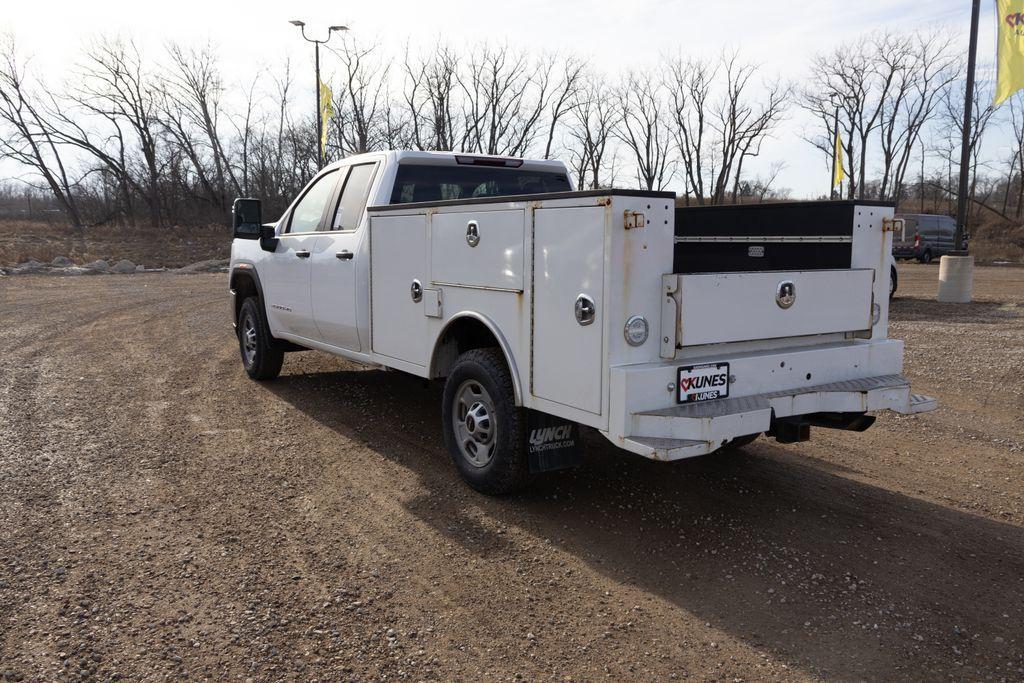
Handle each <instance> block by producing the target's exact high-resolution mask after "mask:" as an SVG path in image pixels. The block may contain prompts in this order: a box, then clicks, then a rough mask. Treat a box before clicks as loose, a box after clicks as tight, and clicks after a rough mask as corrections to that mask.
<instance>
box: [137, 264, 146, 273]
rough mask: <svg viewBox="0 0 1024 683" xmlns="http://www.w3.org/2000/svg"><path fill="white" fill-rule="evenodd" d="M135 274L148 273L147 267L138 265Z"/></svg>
mask: <svg viewBox="0 0 1024 683" xmlns="http://www.w3.org/2000/svg"><path fill="white" fill-rule="evenodd" d="M135 272H136V273H145V272H146V266H144V265H142V264H141V263H140V264H138V265H137V266H135Z"/></svg>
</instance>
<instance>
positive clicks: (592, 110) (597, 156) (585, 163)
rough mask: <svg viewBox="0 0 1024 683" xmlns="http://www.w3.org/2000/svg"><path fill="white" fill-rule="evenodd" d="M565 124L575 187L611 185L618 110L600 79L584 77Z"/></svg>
mask: <svg viewBox="0 0 1024 683" xmlns="http://www.w3.org/2000/svg"><path fill="white" fill-rule="evenodd" d="M571 112H572V113H571V115H570V117H569V122H568V124H567V129H568V130H567V136H568V139H569V145H568V146H567V150H566V152H567V156H568V157H569V165H570V167H571V168H572V169H573V173H574V175H575V176H576V186H577V187H579V188H586V189H592V190H596V189H598V188H601V187H610V186H611V185H612V183H613V182H614V175H613V174H612V173H611V172H610V171H611V169H610V166H611V164H613V163H614V153H613V151H612V150H610V149H609V143H610V142H611V141H612V138H613V136H614V131H615V127H616V124H617V123H618V116H619V114H618V110H617V107H616V106H615V104H614V100H613V93H612V92H611V90H610V88H609V87H608V85H607V84H606V83H605V81H604V79H603V78H599V77H591V78H587V79H586V80H585V82H584V83H583V84H582V85H581V87H580V88H579V90H578V91H577V93H576V95H575V98H574V101H573V104H572V107H571Z"/></svg>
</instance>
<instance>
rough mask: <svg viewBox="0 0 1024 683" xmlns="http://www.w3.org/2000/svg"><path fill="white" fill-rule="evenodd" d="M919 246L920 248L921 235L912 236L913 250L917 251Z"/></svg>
mask: <svg viewBox="0 0 1024 683" xmlns="http://www.w3.org/2000/svg"><path fill="white" fill-rule="evenodd" d="M920 246H921V235H920V233H919V234H917V235H914V249H917V248H918V247H920Z"/></svg>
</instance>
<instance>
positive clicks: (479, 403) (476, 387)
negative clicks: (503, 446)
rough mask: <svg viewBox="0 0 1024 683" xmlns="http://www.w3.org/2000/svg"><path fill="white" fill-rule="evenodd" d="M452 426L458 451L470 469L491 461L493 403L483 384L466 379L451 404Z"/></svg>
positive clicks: (495, 423)
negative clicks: (470, 466)
mask: <svg viewBox="0 0 1024 683" xmlns="http://www.w3.org/2000/svg"><path fill="white" fill-rule="evenodd" d="M452 427H453V428H454V431H455V440H456V442H457V443H458V446H459V452H460V453H461V454H462V457H463V458H465V460H466V462H468V463H469V464H471V465H473V466H474V467H486V466H487V465H488V463H490V462H491V460H492V459H493V458H494V449H495V444H496V439H495V432H496V431H497V420H496V416H495V413H494V401H493V400H491V395H490V394H489V393H487V390H486V389H484V387H483V385H482V384H480V382H477V381H476V380H472V379H471V380H466V381H465V382H463V383H462V384H460V385H459V388H458V389H457V390H456V392H455V398H454V402H453V404H452Z"/></svg>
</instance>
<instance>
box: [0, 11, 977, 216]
mask: <svg viewBox="0 0 1024 683" xmlns="http://www.w3.org/2000/svg"><path fill="white" fill-rule="evenodd" d="M4 5H5V6H4V8H3V10H2V12H0V32H10V33H12V34H13V35H14V36H15V39H16V41H17V43H18V45H19V47H20V49H21V50H22V51H24V52H26V53H29V54H32V55H33V62H32V64H33V67H34V68H35V69H38V70H40V71H41V72H42V73H43V74H44V75H45V76H46V77H47V78H56V79H58V80H60V79H61V78H66V77H68V76H70V72H71V70H72V67H73V63H74V61H75V59H76V58H77V55H78V54H79V52H80V48H81V46H82V45H83V43H85V42H87V41H88V40H89V39H90V38H93V37H95V36H97V35H99V34H104V33H106V34H117V33H119V34H121V35H123V36H125V37H129V36H131V37H134V38H135V39H136V40H137V41H138V43H139V44H140V45H143V46H148V47H149V48H150V49H154V50H156V51H159V49H160V47H161V46H163V45H164V44H166V43H167V42H168V41H172V40H173V41H177V42H181V43H185V44H189V43H206V42H210V43H212V44H214V45H215V46H216V47H217V49H218V51H219V53H220V55H221V65H222V68H223V71H224V75H225V78H226V81H227V82H228V84H229V85H230V84H232V83H233V84H237V85H239V86H241V85H242V84H248V83H249V82H251V80H252V78H253V75H254V73H255V71H256V70H257V69H260V68H264V67H270V66H272V65H275V64H278V63H280V62H283V60H284V58H285V56H286V55H290V56H291V57H292V58H293V63H295V64H296V65H300V66H301V65H302V64H303V63H304V62H303V60H307V61H308V62H309V63H310V68H309V69H308V70H309V73H308V74H305V73H303V72H302V71H300V72H299V74H298V80H297V81H296V83H295V86H296V87H297V88H299V92H305V91H307V90H308V91H312V87H313V75H312V68H311V66H312V65H311V63H312V54H311V46H310V45H308V44H307V43H305V42H303V41H302V40H301V38H300V36H299V35H298V30H297V29H296V28H295V27H293V26H291V25H290V24H289V23H288V20H290V19H302V20H304V21H305V22H306V24H307V29H309V30H310V31H311V33H312V34H316V33H317V32H318V29H320V30H325V29H326V27H327V26H329V25H332V24H346V25H348V26H349V27H350V29H351V31H352V32H353V35H354V36H357V37H358V38H359V39H360V40H366V41H368V42H379V43H381V44H382V45H383V46H384V47H385V49H388V50H392V51H399V50H401V48H402V46H403V45H405V43H406V42H407V41H411V42H412V43H413V44H417V43H422V44H424V45H427V44H430V43H433V42H434V41H436V40H437V39H438V38H441V39H443V40H444V41H446V42H448V43H450V44H452V45H456V46H457V45H459V44H460V43H465V44H467V45H472V44H475V43H479V42H480V41H481V40H487V41H494V42H507V43H508V44H509V45H510V46H513V47H516V48H519V49H523V50H527V51H534V52H539V51H548V52H551V51H567V52H573V53H576V54H579V55H581V56H584V57H585V58H586V59H587V60H588V61H589V62H590V63H591V64H592V65H593V66H594V67H595V68H596V69H598V70H600V71H601V72H604V73H608V74H615V73H618V72H620V71H624V70H626V69H630V68H636V69H642V68H644V67H648V66H653V65H656V64H657V63H658V60H659V56H661V55H664V54H674V53H676V52H683V53H684V54H695V55H703V56H713V55H715V54H717V53H718V52H719V51H720V50H721V49H722V48H723V47H728V48H738V49H739V50H740V52H741V54H742V56H743V57H744V58H745V59H746V60H748V61H752V62H756V63H759V64H761V69H762V72H763V74H764V76H765V77H766V78H773V77H775V76H779V77H781V78H782V79H784V80H785V79H792V80H798V79H800V78H801V77H802V76H803V75H804V73H805V72H806V69H807V65H808V63H809V60H810V58H811V56H812V55H813V54H815V53H817V52H823V51H829V50H831V49H833V48H835V47H836V46H837V45H839V44H841V43H842V42H844V41H848V40H851V39H854V38H856V37H858V36H860V35H863V34H864V33H867V32H871V31H879V30H884V29H889V30H894V31H910V30H914V29H917V28H927V27H930V26H933V25H936V24H938V25H943V26H947V27H949V29H950V30H951V31H952V32H953V34H954V35H955V36H957V39H958V40H959V41H960V45H961V47H962V49H963V51H964V52H965V53H966V51H967V36H968V31H969V25H970V6H971V2H970V0H930V1H929V2H921V1H920V0H857V1H855V2H849V1H848V0H847V1H845V2H840V1H835V0H801V1H799V2H794V1H792V0H759V1H757V2H753V1H746V0H734V1H732V2H722V1H721V0H703V1H698V0H636V1H632V2H631V1H628V0H627V1H623V2H604V1H601V0H588V1H587V2H583V1H582V0H555V1H553V0H515V2H501V1H498V2H481V1H480V0H431V1H429V2H424V1H423V0H384V1H382V2H372V3H370V2H364V3H344V2H337V3H334V2H331V3H327V2H322V1H320V2H310V1H308V0H299V1H295V0H292V1H291V2H280V1H278V2H267V1H265V0H253V1H250V2H245V3H240V2H218V1H217V0H205V1H199V0H174V2H138V0H131V1H125V0H112V1H102V0H96V1H94V2H89V3H83V2H81V1H80V0H73V1H72V0H42V1H39V0H37V1H36V2H25V1H23V0H8V1H7V2H5V3H4ZM980 26H981V31H980V48H979V59H980V60H981V61H982V62H986V61H987V62H991V61H993V60H994V50H995V47H994V46H995V19H994V2H992V0H983V2H982V16H981V24H980ZM325 62H327V63H326V64H325V70H327V71H330V69H331V65H330V63H329V60H325ZM306 81H308V83H307V82H306ZM306 86H308V87H306ZM310 99H311V100H312V95H310ZM310 104H311V106H312V102H311V103H310ZM806 125H807V120H806V119H805V117H804V116H802V115H801V114H800V113H798V112H796V111H794V112H793V115H792V116H791V117H790V119H789V120H787V122H786V123H785V124H784V125H783V127H782V128H781V129H780V130H779V131H778V133H777V134H776V136H775V139H773V140H771V141H770V142H769V143H768V144H767V145H766V146H765V148H764V150H763V154H762V156H761V157H760V158H759V159H756V160H754V162H753V163H751V164H750V165H749V168H751V174H752V175H757V174H758V173H759V172H766V171H767V169H768V167H769V165H770V164H771V162H772V161H775V160H784V161H785V163H786V167H785V169H784V171H783V172H782V174H781V176H780V177H779V180H778V181H777V184H778V186H780V187H786V188H790V189H791V190H792V193H793V196H794V197H795V198H799V197H813V196H816V195H817V194H821V193H824V192H825V189H826V188H827V185H828V182H829V179H828V168H827V165H826V163H825V162H824V160H823V158H822V155H821V153H820V152H817V151H816V150H814V149H813V148H812V147H811V146H810V145H809V144H808V143H807V142H805V141H804V140H803V139H802V138H801V133H802V132H803V130H804V128H805V127H806ZM0 174H4V173H3V167H0Z"/></svg>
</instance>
